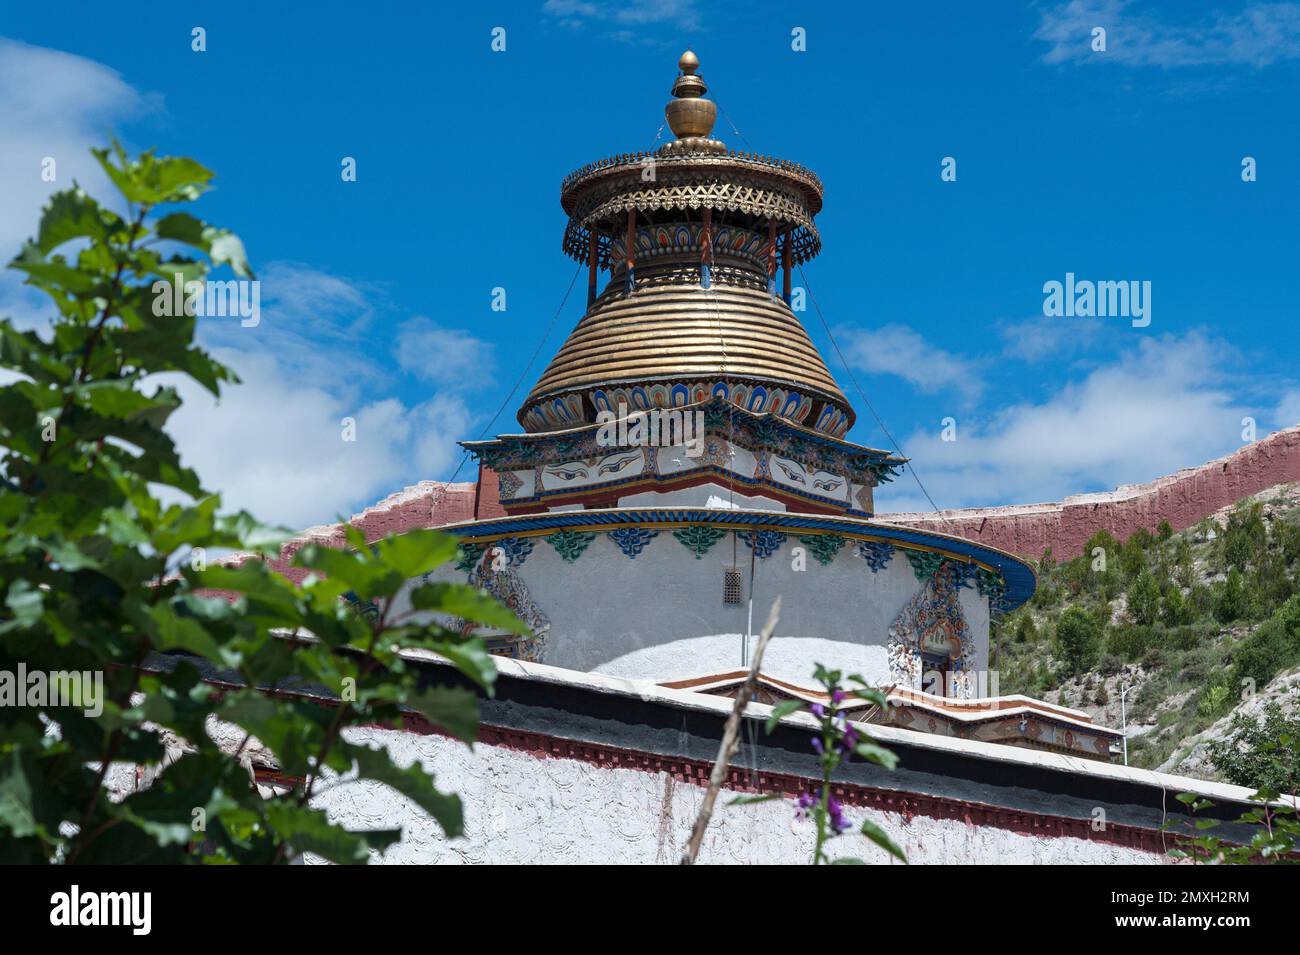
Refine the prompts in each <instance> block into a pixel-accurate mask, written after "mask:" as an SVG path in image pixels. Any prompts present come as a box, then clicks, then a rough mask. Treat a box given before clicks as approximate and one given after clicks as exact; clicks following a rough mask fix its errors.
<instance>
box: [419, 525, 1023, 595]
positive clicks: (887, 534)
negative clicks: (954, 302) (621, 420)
mask: <svg viewBox="0 0 1300 955" xmlns="http://www.w3.org/2000/svg"><path fill="white" fill-rule="evenodd" d="M690 526H703V527H714V528H719V529H722V530H724V531H738V532H741V533H747V534H750V535H758V534H775V535H785V534H788V533H797V534H800V535H815V534H835V535H840V536H843V537H846V538H849V539H851V540H860V541H868V542H877V543H885V544H891V545H893V546H895V547H897V548H899V549H901V550H903V551H904V552H913V553H930V554H935V555H937V556H938V557H939V558H948V559H949V560H952V561H954V562H958V563H961V564H966V565H974V567H975V568H976V569H977V570H982V571H984V572H986V574H985V575H984V576H987V577H991V578H1000V580H1001V582H1002V584H1004V586H1005V589H1002V588H999V591H1000V592H999V593H997V594H996V595H994V594H990V595H989V596H990V599H991V600H993V601H994V602H995V603H996V604H997V606H996V609H997V610H1000V611H1010V610H1014V609H1016V608H1017V607H1019V606H1021V605H1022V604H1023V603H1025V601H1027V600H1028V599H1029V598H1030V597H1032V596H1033V594H1034V588H1035V587H1036V586H1037V578H1036V577H1035V575H1034V571H1033V568H1032V567H1030V565H1029V564H1028V563H1026V562H1025V561H1022V560H1021V559H1020V558H1018V557H1015V556H1013V555H1011V554H1008V553H1005V552H1004V551H1000V550H996V549H995V548H992V547H986V546H984V545H983V544H978V543H975V542H973V541H969V540H965V539H964V538H960V537H952V536H949V535H947V534H937V533H933V532H930V531H920V530H916V529H914V528H911V527H903V526H901V525H896V524H886V523H881V522H877V521H866V520H861V519H854V518H844V517H838V516H825V517H822V516H818V515H812V514H786V513H781V512H778V511H758V510H717V509H710V508H658V507H627V508H605V509H591V510H577V511H551V512H547V513H544V514H528V515H521V516H517V517H499V518H493V519H490V520H479V521H467V522H464V523H461V524H450V525H448V526H446V527H444V528H441V529H442V530H444V531H446V532H447V533H450V534H455V535H458V536H460V537H463V538H465V539H466V540H467V541H472V542H474V543H476V544H487V543H490V542H492V541H496V540H500V539H503V538H528V537H538V536H546V535H550V534H553V533H555V532H556V531H566V530H567V531H593V530H598V531H602V532H609V531H614V530H617V529H619V528H643V529H646V530H660V529H673V528H681V527H690Z"/></svg>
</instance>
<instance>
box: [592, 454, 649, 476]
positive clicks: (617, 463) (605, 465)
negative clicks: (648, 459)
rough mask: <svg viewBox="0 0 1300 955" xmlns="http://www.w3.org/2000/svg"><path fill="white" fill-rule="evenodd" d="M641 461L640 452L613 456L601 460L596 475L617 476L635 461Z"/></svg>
mask: <svg viewBox="0 0 1300 955" xmlns="http://www.w3.org/2000/svg"><path fill="white" fill-rule="evenodd" d="M640 459H641V452H640V451H630V452H627V451H625V452H623V453H621V454H611V455H609V456H608V457H605V458H601V459H600V462H599V463H598V464H597V466H596V474H597V475H598V476H599V475H602V474H617V473H618V472H619V471H622V470H624V469H625V468H626V467H627V466H628V465H629V464H631V463H632V462H633V461H638V460H640Z"/></svg>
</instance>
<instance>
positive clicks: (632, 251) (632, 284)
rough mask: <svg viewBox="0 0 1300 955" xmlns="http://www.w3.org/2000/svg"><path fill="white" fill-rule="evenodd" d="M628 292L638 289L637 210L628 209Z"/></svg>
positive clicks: (629, 293)
mask: <svg viewBox="0 0 1300 955" xmlns="http://www.w3.org/2000/svg"><path fill="white" fill-rule="evenodd" d="M625 248H626V251H627V260H626V261H627V294H628V295H631V294H632V293H633V292H635V291H636V210H635V209H628V210H627V241H626V246H625Z"/></svg>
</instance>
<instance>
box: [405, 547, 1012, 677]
mask: <svg viewBox="0 0 1300 955" xmlns="http://www.w3.org/2000/svg"><path fill="white" fill-rule="evenodd" d="M533 540H534V545H533V549H532V552H531V553H530V554H529V555H528V556H527V557H526V558H525V559H524V561H523V563H522V564H521V565H519V566H517V567H515V568H514V571H515V572H516V573H517V574H518V576H519V578H520V579H521V580H522V581H523V582H524V584H525V585H526V586H527V589H528V595H529V599H530V600H531V601H532V602H533V603H534V604H535V605H536V607H537V608H538V609H539V610H540V611H541V612H542V613H543V614H544V615H545V617H546V619H547V620H548V621H549V625H550V628H549V631H548V632H547V633H546V637H545V648H544V652H543V656H542V658H541V662H544V663H547V664H551V665H553V666H559V667H566V668H569V669H573V670H579V671H596V672H601V673H607V674H610V675H617V676H625V677H632V678H637V679H644V680H652V681H655V682H663V681H667V680H676V679H686V678H691V677H698V676H702V675H708V674H713V673H721V672H727V671H730V670H736V669H739V668H741V667H742V666H743V665H744V660H745V657H744V656H743V651H742V644H743V642H744V637H743V635H744V634H746V633H747V632H748V633H750V634H756V633H757V632H758V631H760V630H761V629H762V626H763V623H764V621H765V620H766V619H767V614H768V610H769V609H770V607H771V606H772V602H773V601H774V600H775V599H776V598H777V597H778V596H780V598H781V613H780V623H779V625H778V628H777V631H776V637H777V639H775V640H774V641H773V643H772V646H771V649H770V650H769V657H768V660H767V661H766V662H765V665H764V667H763V669H764V672H765V673H766V674H768V675H769V676H772V677H775V678H777V679H782V680H788V681H791V682H794V683H797V684H800V685H805V686H807V685H810V684H811V679H812V673H813V668H814V665H815V664H817V663H824V664H826V665H828V666H835V667H839V668H841V669H844V670H846V671H847V672H851V673H859V674H861V675H862V676H863V677H865V678H867V679H869V680H872V681H879V682H880V683H882V684H883V683H886V682H888V681H889V679H890V675H889V670H888V664H887V657H886V646H887V644H888V639H889V637H888V633H889V628H890V625H891V624H892V623H893V622H894V620H895V618H896V617H897V616H898V613H899V611H900V610H901V609H902V608H903V606H904V604H905V603H907V601H908V600H909V599H910V598H911V597H912V596H913V595H914V594H916V593H917V592H918V591H919V590H920V589H921V582H920V581H919V580H917V578H916V575H915V574H914V573H913V571H912V567H911V564H910V563H909V562H908V560H907V558H906V557H905V556H904V555H903V553H902V551H901V550H899V551H897V552H895V554H894V556H893V558H892V559H891V560H890V561H889V563H888V564H887V565H886V566H885V567H884V568H883V569H881V570H879V571H878V572H876V573H872V572H871V570H870V568H869V567H868V566H867V563H866V561H865V560H864V559H863V558H862V557H860V556H858V555H857V554H856V553H855V542H853V541H848V542H847V543H845V545H844V546H843V547H842V548H841V549H840V551H839V552H838V554H837V555H836V556H835V558H834V559H833V560H832V561H831V563H829V564H827V565H822V564H821V563H819V562H818V561H817V560H816V558H815V557H814V556H813V554H812V552H811V550H810V549H809V548H808V547H807V546H805V545H803V544H802V543H801V542H800V541H799V539H798V538H797V536H796V535H795V534H793V533H792V534H790V535H789V536H788V538H787V540H786V541H785V543H784V544H783V545H782V546H781V548H780V549H779V550H778V551H776V552H775V553H773V554H772V555H771V556H769V557H767V558H764V559H758V560H755V561H754V562H753V571H754V578H753V589H752V595H753V612H752V621H751V617H750V606H749V597H750V593H751V590H750V580H749V575H750V550H749V548H748V547H747V546H745V544H744V543H742V542H737V543H736V544H735V548H734V555H733V544H732V537H731V535H730V534H728V535H727V536H726V537H724V538H723V539H721V540H720V541H718V543H716V544H715V545H714V546H713V547H712V548H711V549H710V550H709V551H708V552H707V553H706V554H704V556H703V557H701V558H699V559H697V558H696V557H695V555H694V553H693V552H692V551H690V550H688V549H687V548H686V547H685V546H683V545H682V544H681V543H679V542H678V541H677V540H675V539H674V538H673V536H672V532H671V531H670V530H667V529H663V530H660V531H659V534H658V536H657V537H655V538H653V539H651V540H650V541H649V542H648V543H647V544H646V546H645V548H644V549H643V550H642V551H641V553H640V554H638V555H637V556H636V557H635V558H630V557H628V556H626V555H625V554H624V553H623V552H622V550H620V548H619V546H618V545H617V544H616V543H615V542H614V541H613V540H611V539H610V538H609V537H608V536H607V535H606V534H605V533H604V532H597V535H596V538H595V540H593V541H592V542H591V544H590V545H589V546H588V547H587V549H586V550H585V551H584V552H583V554H582V555H581V556H580V557H579V558H578V560H577V561H576V562H572V563H571V562H568V561H565V560H564V559H563V558H562V557H561V556H560V555H559V554H558V553H557V552H556V551H555V549H554V548H553V547H552V546H551V545H550V544H548V543H546V542H545V541H544V540H543V539H542V538H540V537H538V538H533ZM796 547H800V548H802V549H803V551H804V553H803V556H802V558H798V557H797V556H796V554H795V552H794V548H796ZM733 565H734V566H737V567H738V568H739V570H740V573H741V580H742V603H741V604H739V605H728V604H724V603H723V579H724V571H725V570H726V568H728V567H731V566H733ZM433 579H446V580H459V581H463V580H464V579H465V575H464V574H463V573H456V572H455V571H454V570H452V569H451V568H449V567H448V568H444V569H442V570H440V571H438V572H437V573H436V574H435V575H434V578H433ZM960 603H961V608H962V612H963V615H964V617H965V620H966V624H967V626H968V628H969V630H970V635H971V638H972V640H973V641H974V644H975V651H976V652H975V663H976V667H977V668H978V669H980V670H983V669H986V668H987V661H988V632H989V611H988V601H987V599H986V598H984V597H982V596H981V595H980V594H979V593H978V592H977V591H976V590H974V589H973V588H969V587H967V588H962V590H961V591H960ZM399 609H401V608H400V605H399ZM521 615H522V616H524V617H525V619H528V614H527V613H523V614H521Z"/></svg>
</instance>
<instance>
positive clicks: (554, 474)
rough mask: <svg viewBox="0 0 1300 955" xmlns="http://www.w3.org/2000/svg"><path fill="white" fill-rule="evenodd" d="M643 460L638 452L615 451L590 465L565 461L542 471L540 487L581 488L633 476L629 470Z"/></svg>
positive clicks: (633, 472) (550, 465)
mask: <svg viewBox="0 0 1300 955" xmlns="http://www.w3.org/2000/svg"><path fill="white" fill-rule="evenodd" d="M642 460H644V458H643V456H642V454H641V452H640V451H639V450H627V451H616V452H614V453H613V454H607V455H605V456H604V457H603V458H597V459H596V460H595V461H593V462H592V463H591V464H586V463H584V462H582V461H566V462H565V463H563V464H548V465H547V466H546V467H545V468H543V469H542V486H543V487H545V488H554V487H555V486H556V485H564V486H566V487H570V486H581V485H589V484H595V483H597V482H599V481H602V480H609V479H610V478H612V477H614V476H615V475H620V474H623V473H625V472H626V473H628V474H635V473H636V471H635V470H629V469H631V468H632V466H633V465H635V464H637V463H638V462H640V461H642Z"/></svg>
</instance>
